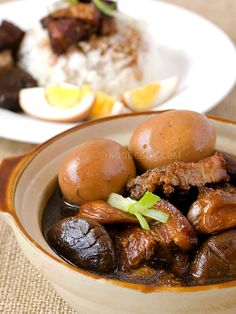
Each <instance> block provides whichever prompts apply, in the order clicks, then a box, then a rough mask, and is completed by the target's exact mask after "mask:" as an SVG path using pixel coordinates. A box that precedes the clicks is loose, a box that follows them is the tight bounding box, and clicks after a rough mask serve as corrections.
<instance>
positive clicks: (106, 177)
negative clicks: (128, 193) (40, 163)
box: [58, 139, 136, 204]
mask: <svg viewBox="0 0 236 314" xmlns="http://www.w3.org/2000/svg"><path fill="white" fill-rule="evenodd" d="M135 175H136V169H135V164H134V161H133V158H132V156H131V154H130V153H129V152H128V150H127V148H125V147H124V146H122V145H120V144H119V143H117V142H115V141H113V140H110V139H94V140H90V141H88V142H85V143H83V144H81V145H79V146H78V147H77V148H76V149H75V150H73V151H72V152H71V153H69V154H68V156H67V157H66V158H65V159H64V160H63V162H62V164H61V167H60V169H59V176H58V177H59V178H58V179H59V186H60V188H61V191H62V193H63V195H64V197H65V199H66V200H68V201H70V202H72V203H74V204H83V203H84V202H86V201H92V200H106V199H107V198H108V196H109V195H110V193H112V192H114V193H121V192H122V191H123V189H124V187H125V184H126V182H127V181H128V180H129V179H131V178H134V177H135Z"/></svg>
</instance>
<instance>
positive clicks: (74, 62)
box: [19, 25, 158, 95]
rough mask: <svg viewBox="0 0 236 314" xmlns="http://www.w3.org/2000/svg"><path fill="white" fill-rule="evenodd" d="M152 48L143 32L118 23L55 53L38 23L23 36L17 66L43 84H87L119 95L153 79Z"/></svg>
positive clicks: (154, 62) (149, 40) (45, 32)
mask: <svg viewBox="0 0 236 314" xmlns="http://www.w3.org/2000/svg"><path fill="white" fill-rule="evenodd" d="M155 48H156V47H155V46H154V45H153V43H152V40H151V38H150V36H149V34H148V33H147V32H146V31H144V30H143V31H142V33H141V32H140V30H139V29H138V28H135V27H131V26H127V25H126V26H124V25H118V32H117V33H116V34H113V35H111V36H104V37H99V38H97V37H94V38H91V39H90V40H89V41H84V42H80V43H79V44H78V47H76V48H73V49H70V50H69V51H68V52H67V53H66V54H64V55H61V56H57V55H55V54H54V52H53V51H52V49H51V46H50V41H49V37H48V33H47V31H45V30H44V29H42V28H41V26H39V27H37V28H35V29H32V30H30V31H28V32H27V34H26V35H25V38H24V40H23V42H22V45H21V48H20V54H19V58H20V61H19V65H20V66H21V67H22V68H23V69H24V70H26V71H27V72H28V73H30V74H31V75H32V76H33V77H34V78H35V79H37V80H38V82H39V85H42V86H45V85H49V84H60V83H62V82H67V83H71V84H75V85H78V86H80V85H82V84H90V85H91V86H92V87H93V88H94V89H96V90H100V91H103V92H107V93H110V94H113V95H119V94H122V93H123V92H124V91H127V90H129V89H132V88H134V87H136V86H139V85H141V84H144V83H146V82H149V81H152V80H154V79H155V77H156V71H157V69H156V67H157V64H158V62H157V60H156V49H155Z"/></svg>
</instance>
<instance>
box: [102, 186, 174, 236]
mask: <svg viewBox="0 0 236 314" xmlns="http://www.w3.org/2000/svg"><path fill="white" fill-rule="evenodd" d="M159 201H160V197H159V196H157V195H155V194H153V193H150V192H146V193H145V194H144V195H143V197H142V198H141V199H140V200H139V201H135V200H132V199H131V198H129V197H127V198H125V197H123V196H122V195H119V194H116V193H112V194H110V196H109V197H108V200H107V202H108V204H110V205H111V206H113V207H115V208H118V209H120V210H123V211H125V212H128V213H129V214H131V215H134V216H135V217H136V218H137V219H138V221H139V223H140V225H141V227H142V228H143V229H144V230H150V227H149V225H148V222H147V220H146V218H145V217H149V218H152V219H154V220H156V221H158V222H161V223H166V222H167V221H168V219H169V215H167V214H166V213H164V212H163V211H161V210H156V209H153V208H152V207H153V206H154V205H155V204H156V203H157V202H159Z"/></svg>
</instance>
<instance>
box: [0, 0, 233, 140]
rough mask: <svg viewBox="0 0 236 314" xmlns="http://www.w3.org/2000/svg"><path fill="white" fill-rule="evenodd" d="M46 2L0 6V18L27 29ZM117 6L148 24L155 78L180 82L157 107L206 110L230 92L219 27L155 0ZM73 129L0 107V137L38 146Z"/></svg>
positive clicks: (228, 53) (228, 50)
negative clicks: (157, 64)
mask: <svg viewBox="0 0 236 314" xmlns="http://www.w3.org/2000/svg"><path fill="white" fill-rule="evenodd" d="M48 3H49V1H48V0H43V1H42V0H41V1H37V0H21V1H12V2H9V3H5V4H1V5H0V20H2V19H8V20H10V21H12V22H14V23H16V24H18V25H19V26H20V27H22V28H23V29H25V30H27V29H29V28H31V27H32V26H33V25H35V23H36V22H37V21H39V19H40V18H41V17H43V16H45V15H46V14H47V5H48ZM119 5H120V8H121V9H122V10H123V11H125V12H126V13H129V14H131V15H133V16H135V17H137V18H142V19H144V20H146V21H147V23H148V25H149V29H150V32H151V33H152V35H153V37H154V40H155V41H156V43H157V49H159V54H160V58H161V69H160V73H158V77H157V79H161V78H166V77H169V76H171V75H176V74H178V75H179V76H180V78H181V84H180V86H179V89H178V91H177V94H176V96H175V97H173V98H172V99H170V100H169V101H168V102H167V103H165V104H163V105H162V106H160V107H159V108H160V109H170V108H176V109H183V108H184V109H189V110H195V111H198V112H207V111H208V110H210V109H211V108H212V107H213V106H215V105H216V104H217V103H219V102H220V101H221V100H222V99H223V98H224V97H225V96H226V95H227V94H228V93H229V91H230V90H231V89H232V87H233V86H234V83H235V79H236V50H235V47H234V45H233V43H232V42H231V40H230V39H229V38H228V37H227V36H226V35H225V34H224V33H223V32H222V31H221V30H220V29H219V28H217V27H216V26H215V25H213V24H212V23H210V22H209V21H207V20H205V19H204V18H202V17H200V16H198V15H196V14H194V13H192V12H189V11H187V10H185V9H182V8H179V7H177V6H174V5H170V4H167V3H163V2H160V1H152V0H139V1H137V0H129V1H127V0H121V1H119ZM24 12H25V14H23V13H24ZM153 62H160V60H153ZM73 125H74V124H65V123H63V124H62V123H50V122H44V121H40V120H36V119H33V118H31V117H29V116H26V115H23V114H15V113H12V112H9V111H7V110H3V109H0V136H2V137H6V138H10V139H14V140H19V141H24V142H31V143H40V142H43V141H45V140H47V139H48V138H50V137H52V136H53V135H55V134H57V133H59V132H61V131H64V130H65V129H67V128H70V127H71V126H73Z"/></svg>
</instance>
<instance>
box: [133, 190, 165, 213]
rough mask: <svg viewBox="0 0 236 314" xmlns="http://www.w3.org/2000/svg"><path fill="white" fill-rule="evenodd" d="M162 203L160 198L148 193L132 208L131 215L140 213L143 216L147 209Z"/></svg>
mask: <svg viewBox="0 0 236 314" xmlns="http://www.w3.org/2000/svg"><path fill="white" fill-rule="evenodd" d="M159 201H160V197H159V196H157V195H155V194H153V193H151V192H146V193H145V194H144V195H143V197H142V198H141V199H140V200H139V201H138V202H136V203H135V204H134V205H133V206H132V207H130V209H129V210H130V213H133V212H134V213H140V214H143V212H144V211H145V210H146V209H149V208H152V206H154V205H155V204H156V203H157V202H159Z"/></svg>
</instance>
